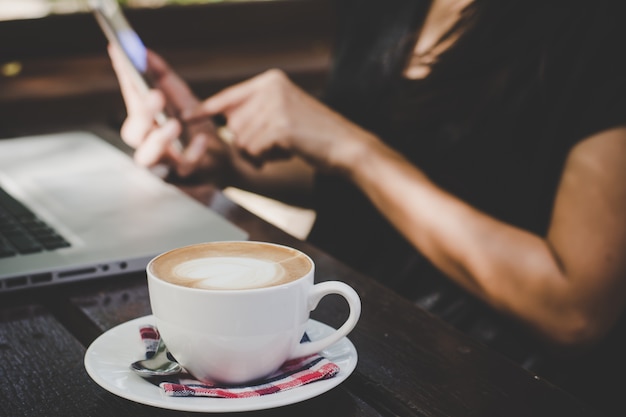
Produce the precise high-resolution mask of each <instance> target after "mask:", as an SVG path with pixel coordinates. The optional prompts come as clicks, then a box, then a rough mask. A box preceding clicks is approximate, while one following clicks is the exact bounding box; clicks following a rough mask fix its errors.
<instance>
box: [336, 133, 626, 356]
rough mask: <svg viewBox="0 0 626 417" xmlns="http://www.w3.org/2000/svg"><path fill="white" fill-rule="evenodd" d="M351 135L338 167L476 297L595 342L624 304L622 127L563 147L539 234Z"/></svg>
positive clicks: (554, 336)
mask: <svg viewBox="0 0 626 417" xmlns="http://www.w3.org/2000/svg"><path fill="white" fill-rule="evenodd" d="M358 143H361V144H362V146H361V148H360V150H359V151H358V154H357V155H354V154H353V155H351V156H350V157H348V158H347V159H346V160H342V161H340V165H341V166H342V167H343V169H342V170H343V171H345V172H347V173H348V175H349V176H350V177H351V178H352V180H353V181H354V182H355V183H356V184H357V185H358V186H359V187H360V188H361V189H362V190H363V191H364V192H365V193H366V194H367V196H368V197H369V198H370V199H371V200H372V201H373V203H374V204H375V205H376V206H377V207H378V209H379V210H380V211H381V212H382V213H383V214H384V215H385V216H386V217H387V218H388V219H389V220H390V221H391V222H392V223H393V225H395V227H396V228H397V229H398V230H399V231H400V232H401V233H402V234H404V236H406V238H407V239H409V240H410V242H411V243H412V244H413V245H414V246H415V247H416V248H417V249H418V250H419V251H420V252H422V253H423V254H424V255H425V256H426V257H428V258H429V259H430V260H431V261H432V262H433V263H434V264H435V265H436V266H437V267H438V268H440V269H441V270H442V271H443V272H444V273H446V274H447V275H448V276H449V277H450V278H451V279H453V280H454V281H456V282H457V283H458V284H460V285H462V286H463V287H465V288H466V289H467V290H469V291H470V292H472V293H474V294H475V295H476V296H478V297H479V298H482V299H483V300H485V301H486V302H487V303H489V304H491V305H492V306H494V307H495V308H497V309H498V310H500V311H502V312H504V313H507V314H511V315H514V316H517V317H518V318H521V319H522V320H523V321H525V322H526V323H527V324H529V325H530V326H531V327H532V328H533V329H535V330H537V331H538V332H539V333H540V334H541V335H543V336H544V337H545V338H546V339H547V340H549V341H551V342H554V343H556V344H558V345H565V346H578V347H584V346H585V345H590V344H593V343H594V342H595V341H597V340H598V339H599V338H601V337H602V336H603V335H604V334H605V333H606V332H607V331H608V329H609V328H610V326H611V325H612V324H613V323H614V322H615V320H616V319H617V318H618V316H619V314H620V313H621V312H622V310H623V307H624V304H625V302H626V256H625V255H626V187H625V186H624V183H623V180H624V179H625V178H626V128H616V129H611V130H608V131H605V132H601V133H598V134H596V135H594V136H592V137H590V138H587V139H586V140H584V141H583V142H581V143H580V144H578V145H577V146H576V147H575V148H574V149H573V150H572V151H571V153H570V155H569V157H568V159H567V163H566V165H565V168H564V171H563V175H562V180H561V183H560V185H559V188H558V192H557V196H556V202H555V205H554V209H553V213H552V220H551V223H550V226H549V230H548V233H547V236H545V237H542V236H537V235H534V234H532V233H529V232H527V231H525V230H522V229H519V228H516V227H512V226H510V225H507V224H505V223H502V222H500V221H498V220H496V219H494V218H492V217H489V216H487V215H485V214H484V213H481V212H480V211H478V210H476V209H474V208H473V207H471V206H469V205H468V204H466V203H464V202H463V201H461V200H459V199H458V198H456V197H454V196H452V195H450V194H448V193H447V192H445V191H443V190H442V189H440V188H438V187H437V186H435V185H434V184H433V183H432V182H431V181H429V179H428V178H427V177H426V176H425V175H424V174H423V173H422V172H421V171H420V170H419V169H418V168H416V167H415V166H413V165H411V164H410V163H409V162H408V161H407V160H405V159H404V158H403V157H402V156H401V155H399V154H398V153H396V152H395V151H393V150H391V149H389V148H388V147H386V146H385V145H383V144H382V143H381V142H380V141H378V140H376V139H375V138H372V137H370V138H367V139H366V140H361V141H359V142H358ZM355 159H357V160H359V161H360V163H359V164H353V163H351V162H350V161H353V160H355Z"/></svg>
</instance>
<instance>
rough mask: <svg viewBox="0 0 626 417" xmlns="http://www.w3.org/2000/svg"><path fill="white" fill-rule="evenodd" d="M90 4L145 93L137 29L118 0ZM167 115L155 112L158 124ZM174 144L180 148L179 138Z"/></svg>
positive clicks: (144, 52)
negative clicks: (125, 14) (129, 20)
mask: <svg viewBox="0 0 626 417" xmlns="http://www.w3.org/2000/svg"><path fill="white" fill-rule="evenodd" d="M89 6H90V8H91V10H92V12H93V14H94V16H95V17H96V20H97V21H98V24H99V25H100V28H101V29H102V32H104V35H105V36H106V38H107V40H108V41H109V43H111V44H114V45H116V46H117V47H118V48H119V49H120V50H121V51H122V52H123V54H122V55H123V56H124V59H125V61H126V64H127V66H128V69H129V70H130V72H131V74H132V77H133V79H134V82H135V84H136V86H137V88H139V90H140V91H141V92H143V93H147V92H148V90H149V89H150V88H151V83H150V79H149V78H148V74H147V70H148V61H147V57H148V51H147V50H146V47H145V45H144V43H143V41H142V40H141V38H140V37H139V35H137V32H135V30H134V29H133V28H132V27H131V26H130V24H129V23H128V20H127V19H126V16H124V13H123V11H122V8H121V7H120V5H119V4H118V2H117V0H89ZM167 119H168V116H167V114H165V113H163V112H161V113H159V114H157V115H156V116H155V121H156V123H157V124H159V125H163V124H164V123H165V122H166V121H167ZM174 146H175V147H176V148H177V149H178V151H182V149H183V145H182V143H181V142H180V140H177V141H176V142H175V143H174Z"/></svg>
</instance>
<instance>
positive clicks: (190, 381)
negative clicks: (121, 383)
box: [139, 325, 339, 398]
mask: <svg viewBox="0 0 626 417" xmlns="http://www.w3.org/2000/svg"><path fill="white" fill-rule="evenodd" d="M139 334H140V336H141V340H142V341H143V344H144V347H145V349H146V358H150V357H152V356H154V354H155V353H156V350H157V348H158V345H159V339H160V335H159V332H158V330H157V329H156V327H154V326H152V325H144V326H141V327H140V329H139ZM308 341H309V340H308V337H307V335H306V334H305V335H304V337H303V338H302V342H308ZM171 359H173V358H171ZM338 372H339V366H337V365H336V364H335V363H333V362H331V361H329V360H328V359H326V358H324V357H323V356H321V355H318V354H315V355H310V356H306V357H302V358H297V359H293V360H290V361H287V362H285V363H284V364H283V365H282V366H281V368H280V369H279V370H278V371H276V372H275V373H274V374H272V375H270V376H269V377H267V378H265V379H263V380H261V381H257V382H255V383H253V384H249V385H237V386H234V385H217V384H215V385H214V384H207V383H206V382H202V381H198V380H196V379H195V378H194V377H193V376H192V375H191V374H189V373H187V372H182V373H180V374H176V375H170V376H166V377H150V378H146V379H147V380H149V381H150V382H152V383H153V384H155V385H158V386H159V387H161V389H162V390H163V392H164V394H165V395H167V396H170V397H212V398H247V397H258V396H261V395H268V394H274V393H277V392H282V391H287V390H290V389H293V388H296V387H300V386H302V385H306V384H310V383H312V382H315V381H320V380H324V379H329V378H332V377H333V376H335V375H336V374H337V373H338Z"/></svg>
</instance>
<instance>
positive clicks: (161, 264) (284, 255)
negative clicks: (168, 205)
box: [147, 241, 361, 384]
mask: <svg viewBox="0 0 626 417" xmlns="http://www.w3.org/2000/svg"><path fill="white" fill-rule="evenodd" d="M314 270H315V267H314V263H313V260H312V259H311V258H310V257H309V256H307V255H306V254H304V253H302V252H301V251H298V250H296V249H293V248H290V247H286V246H282V245H276V244H272V243H265V242H253V241H237V242H210V243H203V244H197V245H191V246H186V247H182V248H178V249H174V250H172V251H169V252H166V253H164V254H161V255H159V256H157V257H156V258H154V259H153V260H152V261H150V263H149V264H148V266H147V274H148V289H149V294H150V304H151V307H152V313H153V315H154V317H155V319H156V325H157V328H158V330H159V332H160V333H161V337H162V338H163V341H164V342H165V344H166V346H167V348H168V349H169V351H170V352H171V353H172V354H173V356H174V357H175V358H176V359H177V360H178V362H180V364H181V365H183V366H184V367H185V368H186V369H187V370H188V371H189V372H190V373H191V374H192V375H194V376H195V377H196V378H198V379H200V380H203V381H212V382H220V383H228V384H241V383H246V382H250V381H253V380H258V379H261V378H263V377H265V376H268V375H269V374H271V373H273V372H275V371H276V370H277V369H278V368H279V367H280V366H281V365H282V364H283V363H284V362H285V361H286V360H288V359H293V358H298V357H302V356H308V355H311V354H314V353H319V352H321V351H322V350H324V349H325V348H327V347H328V346H330V345H332V344H333V343H335V342H337V341H338V340H339V339H341V338H343V337H344V336H346V335H347V334H348V333H349V332H350V331H351V330H352V329H353V328H354V326H355V325H356V323H357V321H358V319H359V316H360V313H361V302H360V299H359V296H358V294H357V293H356V292H355V291H354V289H352V288H351V287H350V286H348V285H347V284H345V283H343V282H339V281H326V282H322V283H318V284H315V285H314V282H313V277H314ZM328 294H339V295H341V296H343V297H344V298H345V299H346V301H347V302H348V305H349V307H350V314H349V316H348V318H347V319H346V321H345V322H344V324H343V325H342V326H341V327H340V328H339V329H337V330H336V331H335V332H333V333H332V334H330V335H329V336H327V337H324V338H322V339H320V340H313V341H311V342H308V343H300V340H301V338H302V336H303V334H304V331H305V326H306V324H307V321H308V320H309V314H310V312H311V311H312V310H314V309H315V308H316V307H317V304H318V303H319V301H320V300H321V299H322V298H323V297H324V296H326V295H328Z"/></svg>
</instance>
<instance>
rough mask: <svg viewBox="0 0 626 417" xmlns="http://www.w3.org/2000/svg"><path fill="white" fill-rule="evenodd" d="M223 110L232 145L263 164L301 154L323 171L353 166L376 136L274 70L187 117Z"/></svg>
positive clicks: (196, 116) (232, 89) (217, 96)
mask: <svg viewBox="0 0 626 417" xmlns="http://www.w3.org/2000/svg"><path fill="white" fill-rule="evenodd" d="M216 114H223V115H224V116H225V117H226V119H227V126H228V129H229V131H230V132H231V134H232V138H231V140H232V143H231V144H232V146H233V147H235V148H236V149H237V150H238V151H239V152H240V153H241V154H242V155H244V156H245V157H246V158H247V159H249V160H251V161H253V162H254V163H256V164H257V165H260V164H262V163H264V162H266V161H269V160H276V159H281V158H286V157H289V156H292V155H297V156H300V157H302V158H303V159H305V160H306V161H307V162H309V163H310V164H312V165H314V166H315V167H317V168H318V169H324V170H329V169H330V170H335V171H345V170H350V168H351V165H352V164H353V162H354V161H355V159H354V155H355V152H357V151H358V150H360V149H361V145H362V144H363V143H364V139H367V140H375V138H374V137H373V136H372V135H371V134H369V133H368V132H366V131H365V130H363V129H361V128H359V127H358V126H356V125H354V124H353V123H351V122H349V121H348V120H347V119H345V118H344V117H342V116H340V115H339V114H338V113H336V112H334V111H333V110H331V109H330V108H328V107H326V106H325V105H323V104H322V103H320V102H319V101H318V100H316V99H314V98H313V97H311V96H310V95H308V94H307V93H305V92H304V91H303V90H301V89H300V88H298V87H297V86H296V85H295V84H294V83H292V82H291V81H290V80H289V79H288V77H287V76H286V75H285V74H284V73H283V72H282V71H280V70H269V71H266V72H264V73H262V74H260V75H258V76H256V77H254V78H251V79H249V80H246V81H244V82H241V83H239V84H236V85H234V86H232V87H229V88H227V89H225V90H223V91H221V92H220V93H218V94H216V95H214V96H213V97H211V98H209V99H207V100H206V101H204V102H203V103H202V104H201V105H200V106H199V107H198V108H196V109H195V110H194V111H192V112H189V113H186V114H184V115H183V116H184V119H186V120H195V119H198V118H204V117H207V116H212V115H216Z"/></svg>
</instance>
